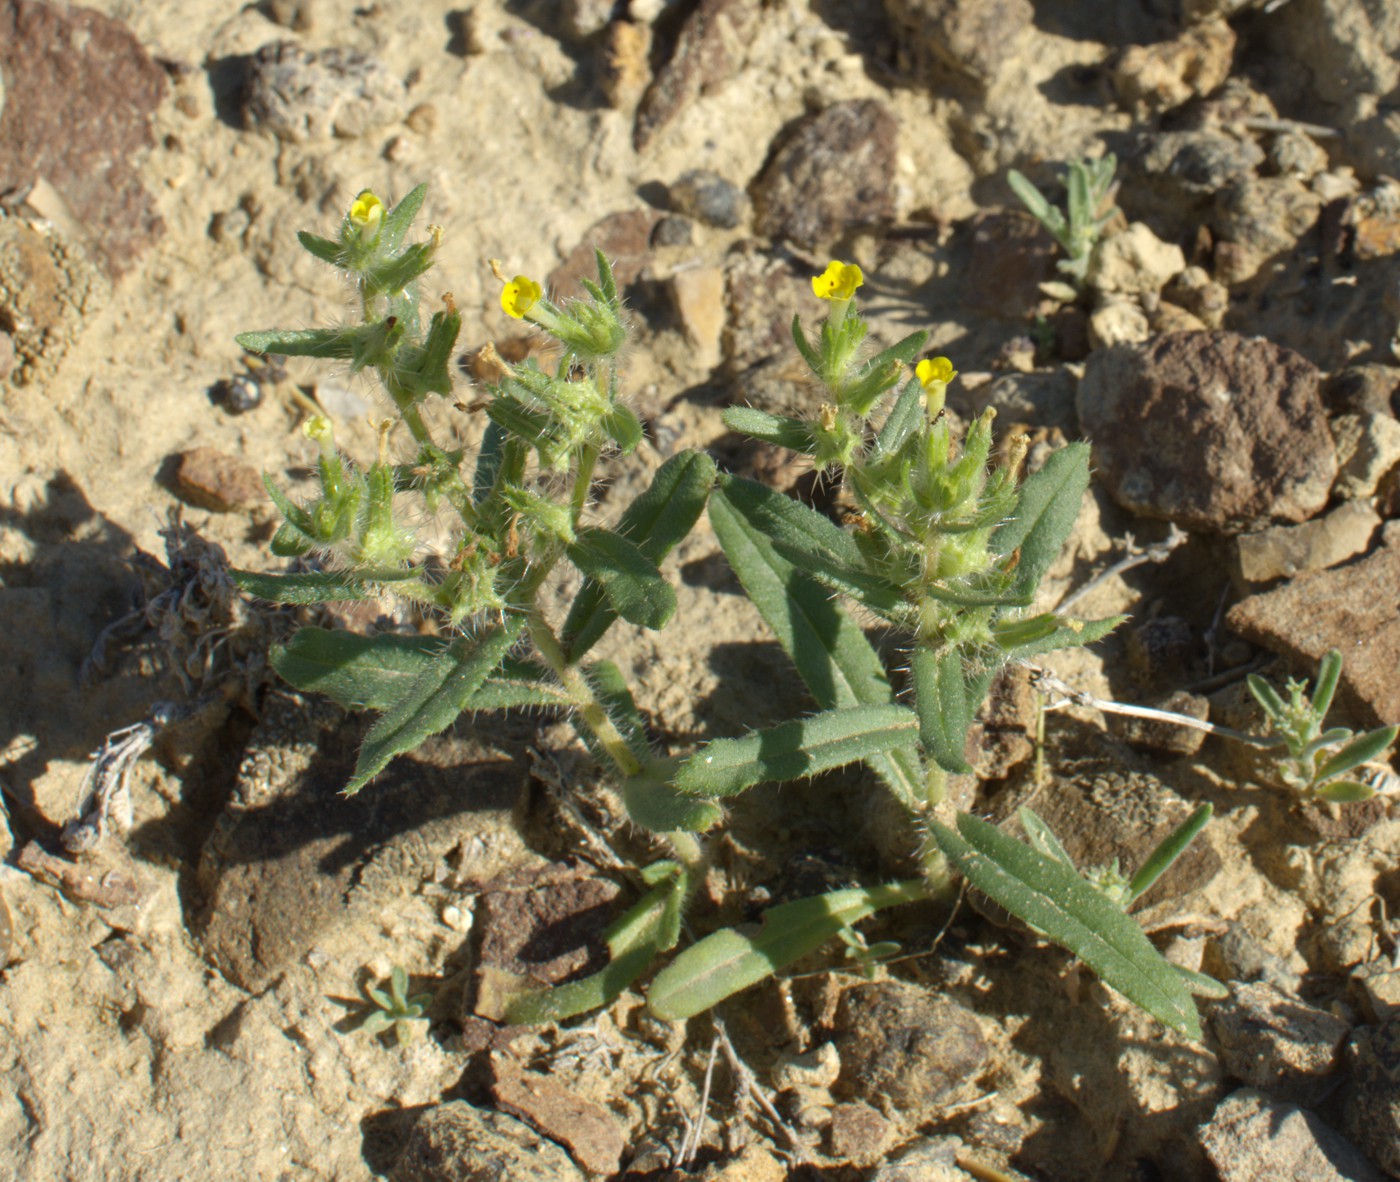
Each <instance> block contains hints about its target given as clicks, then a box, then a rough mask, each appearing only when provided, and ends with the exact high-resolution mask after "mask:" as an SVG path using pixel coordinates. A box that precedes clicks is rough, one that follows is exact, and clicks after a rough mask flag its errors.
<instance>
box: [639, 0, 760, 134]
mask: <svg viewBox="0 0 1400 1182" xmlns="http://www.w3.org/2000/svg"><path fill="white" fill-rule="evenodd" d="M758 16H759V3H758V0H700V3H699V4H697V5H696V7H695V8H694V9H692V10H691V12H690V14H689V15H688V16H687V17H686V18H685V22H684V24H682V25H681V30H680V33H679V35H678V37H677V39H676V48H675V50H674V51H673V52H672V54H671V57H670V59H669V60H668V61H667V62H666V64H665V65H663V66H662V67H661V68H660V69H659V70H658V71H657V72H656V77H655V78H654V79H653V80H652V83H651V85H650V86H649V87H648V88H647V91H646V93H645V94H644V95H643V96H642V101H641V105H640V106H639V107H638V108H637V121H636V123H635V125H634V126H633V130H632V145H633V147H635V148H636V149H637V151H638V152H642V151H645V150H646V147H647V145H648V144H650V143H651V141H652V140H653V139H655V138H656V136H657V135H659V134H660V133H661V132H662V131H663V130H664V129H665V128H666V127H667V126H668V125H669V124H670V123H671V121H672V120H673V119H675V117H676V116H677V115H679V114H680V113H681V111H682V110H683V109H684V108H685V107H687V106H689V105H690V104H691V103H692V102H694V101H695V100H696V99H697V98H699V97H700V95H701V94H703V93H704V92H705V91H706V90H709V89H711V88H713V87H715V86H718V85H719V84H720V83H722V82H723V81H725V80H726V79H727V78H730V77H732V76H733V75H734V74H735V73H737V72H738V70H739V68H740V66H742V65H743V60H744V58H743V51H744V47H745V46H746V45H747V44H748V42H749V39H750V37H751V36H752V35H753V31H754V28H755V27H756V25H757V23H758Z"/></svg>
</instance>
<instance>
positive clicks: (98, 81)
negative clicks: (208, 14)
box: [0, 0, 166, 278]
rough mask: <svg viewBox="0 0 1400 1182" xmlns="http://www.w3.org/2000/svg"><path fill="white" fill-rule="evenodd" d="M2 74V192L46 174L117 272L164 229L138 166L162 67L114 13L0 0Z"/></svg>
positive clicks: (35, 0) (148, 139) (87, 241)
mask: <svg viewBox="0 0 1400 1182" xmlns="http://www.w3.org/2000/svg"><path fill="white" fill-rule="evenodd" d="M0 79H3V89H4V94H3V99H4V118H3V119H0V193H3V192H6V191H11V190H20V189H23V188H25V187H26V186H28V185H31V184H33V183H34V182H36V181H39V180H41V179H42V180H45V181H47V182H48V183H49V184H50V185H52V186H53V187H54V189H55V190H57V192H58V193H59V195H60V196H61V198H62V201H63V204H64V205H65V207H66V209H67V210H68V212H69V213H70V214H71V215H72V217H73V219H75V221H76V222H77V223H78V224H79V225H80V226H81V228H82V230H83V232H84V235H85V238H84V242H83V245H84V246H85V247H86V248H87V249H88V250H89V251H90V252H91V254H92V255H93V257H94V258H95V259H96V260H98V262H99V263H100V265H101V266H102V267H103V269H104V270H105V271H106V272H107V274H108V275H110V276H111V277H113V278H116V277H119V276H121V275H123V274H125V273H126V272H127V271H128V270H130V268H131V267H132V265H133V264H134V263H135V262H136V260H137V259H138V258H139V257H140V256H141V255H142V254H143V253H145V251H146V250H147V249H148V248H149V247H150V246H151V245H152V244H153V243H154V242H155V241H156V240H157V239H158V238H159V237H160V236H161V234H163V233H164V231H165V223H164V222H163V221H162V220H161V218H160V215H159V214H157V213H156V209H155V203H154V202H153V201H152V200H151V196H150V194H149V193H147V192H146V190H145V188H144V187H143V186H142V184H141V179H140V175H139V171H138V170H139V167H140V164H141V159H142V157H143V156H144V154H145V152H146V150H147V149H148V148H150V146H151V144H152V143H153V139H152V135H151V118H152V116H153V115H154V113H155V111H156V108H157V107H159V105H160V103H161V100H162V99H163V98H164V97H165V86H166V83H165V71H163V70H162V69H161V68H160V66H158V65H157V64H156V63H155V62H154V61H152V60H151V58H150V56H149V55H148V54H147V53H146V51H145V49H143V48H142V47H141V44H140V42H139V41H137V39H136V38H135V36H133V35H132V33H131V31H130V30H129V29H127V27H126V26H125V25H123V24H122V23H121V22H120V21H116V20H113V19H111V18H110V17H106V16H103V15H102V14H100V13H97V12H94V11H92V10H91V9H88V8H80V7H77V6H76V5H74V6H69V5H58V4H46V3H40V2H39V0H3V2H0Z"/></svg>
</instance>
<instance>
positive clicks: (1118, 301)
mask: <svg viewBox="0 0 1400 1182" xmlns="http://www.w3.org/2000/svg"><path fill="white" fill-rule="evenodd" d="M1151 335H1152V323H1151V321H1150V320H1149V319H1148V318H1147V313H1146V312H1145V311H1143V307H1142V305H1141V304H1139V303H1138V302H1137V300H1135V299H1131V298H1129V297H1126V296H1115V295H1106V296H1104V298H1103V299H1102V300H1100V302H1099V306H1098V307H1097V308H1095V309H1094V310H1093V311H1092V312H1091V313H1090V314H1089V340H1090V342H1091V343H1092V344H1093V346H1094V347H1095V348H1096V349H1107V348H1110V347H1112V346H1113V345H1140V344H1142V342H1143V341H1145V340H1147V338H1148V337H1150V336H1151Z"/></svg>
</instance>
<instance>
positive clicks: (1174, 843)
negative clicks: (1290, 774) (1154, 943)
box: [1023, 804, 1214, 906]
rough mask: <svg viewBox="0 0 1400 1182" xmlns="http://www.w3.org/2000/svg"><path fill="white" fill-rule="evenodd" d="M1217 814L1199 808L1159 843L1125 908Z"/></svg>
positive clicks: (1135, 878) (1132, 883)
mask: <svg viewBox="0 0 1400 1182" xmlns="http://www.w3.org/2000/svg"><path fill="white" fill-rule="evenodd" d="M1213 812H1214V809H1212V808H1211V806H1210V805H1208V804H1203V805H1201V806H1199V807H1198V808H1197V809H1195V810H1194V811H1193V812H1192V813H1191V815H1190V816H1189V817H1187V818H1186V820H1184V821H1183V822H1182V823H1181V824H1180V825H1178V826H1177V827H1176V828H1175V829H1173V830H1172V831H1171V832H1170V833H1168V834H1167V836H1166V837H1164V838H1163V839H1162V840H1161V841H1160V842H1159V843H1158V845H1157V848H1156V849H1155V850H1153V851H1152V852H1151V853H1150V854H1149V855H1148V856H1147V861H1145V862H1144V863H1143V864H1142V865H1141V866H1140V867H1138V872H1137V873H1136V874H1134V875H1133V877H1132V879H1131V881H1129V883H1128V897H1127V900H1126V901H1125V906H1131V905H1132V904H1133V903H1134V902H1135V901H1136V900H1138V899H1139V898H1141V897H1142V896H1143V895H1145V894H1146V893H1147V892H1148V891H1150V890H1151V889H1152V884H1153V883H1155V882H1156V881H1157V880H1158V879H1159V878H1161V877H1162V875H1164V874H1165V873H1166V872H1167V871H1168V870H1170V869H1171V866H1172V863H1173V862H1175V861H1176V860H1177V859H1178V858H1179V857H1181V855H1182V854H1184V853H1185V852H1186V847H1187V846H1189V845H1190V844H1191V843H1192V842H1193V841H1195V840H1196V835H1197V834H1198V833H1200V831H1201V830H1202V829H1204V828H1205V827H1206V824H1207V823H1208V822H1209V821H1210V818H1211V814H1212V813H1213ZM1023 823H1024V822H1023Z"/></svg>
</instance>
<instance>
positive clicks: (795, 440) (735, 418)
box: [723, 406, 817, 455]
mask: <svg viewBox="0 0 1400 1182" xmlns="http://www.w3.org/2000/svg"><path fill="white" fill-rule="evenodd" d="M723 417H724V425H725V426H726V427H728V428H729V429H730V430H731V431H737V432H739V434H740V435H747V436H748V437H749V438H750V439H759V440H762V441H763V442H764V443H771V444H774V445H775V446H777V447H785V448H787V449H788V450H789V451H796V452H801V453H802V454H804V455H811V454H812V452H814V451H815V450H816V446H817V441H816V439H815V437H814V436H813V435H812V428H811V426H810V425H809V424H808V423H807V422H805V421H804V420H802V419H794V418H790V417H789V416H787V415H771V414H769V413H768V412H767V411H766V410H759V409H758V408H757V407H754V406H731V407H727V408H726V409H725V412H724V416H723Z"/></svg>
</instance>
